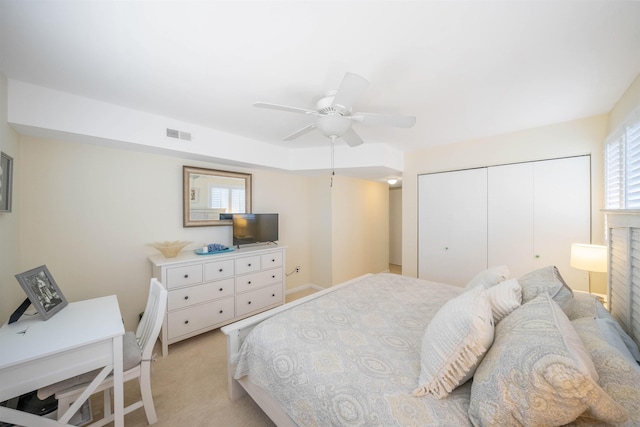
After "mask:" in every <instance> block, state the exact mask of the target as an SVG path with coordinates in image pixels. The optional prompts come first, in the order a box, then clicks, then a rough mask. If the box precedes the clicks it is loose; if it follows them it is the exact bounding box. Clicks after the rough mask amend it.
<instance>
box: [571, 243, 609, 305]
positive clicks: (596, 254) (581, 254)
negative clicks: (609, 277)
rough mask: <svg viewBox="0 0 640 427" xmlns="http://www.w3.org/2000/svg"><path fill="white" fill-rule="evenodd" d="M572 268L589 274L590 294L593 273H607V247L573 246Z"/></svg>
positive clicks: (576, 244)
mask: <svg viewBox="0 0 640 427" xmlns="http://www.w3.org/2000/svg"><path fill="white" fill-rule="evenodd" d="M570 264H571V267H573V268H577V269H578V270H586V271H588V272H589V293H591V273H592V272H594V273H606V272H607V247H606V246H601V245H584V244H579V243H574V244H572V245H571V261H570Z"/></svg>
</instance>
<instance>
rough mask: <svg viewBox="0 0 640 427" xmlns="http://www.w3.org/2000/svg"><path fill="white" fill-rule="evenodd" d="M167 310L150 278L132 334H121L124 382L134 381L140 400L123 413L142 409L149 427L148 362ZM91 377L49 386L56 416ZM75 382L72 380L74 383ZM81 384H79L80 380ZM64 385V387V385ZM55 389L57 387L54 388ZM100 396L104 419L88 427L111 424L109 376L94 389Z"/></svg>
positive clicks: (153, 415) (152, 420)
mask: <svg viewBox="0 0 640 427" xmlns="http://www.w3.org/2000/svg"><path fill="white" fill-rule="evenodd" d="M166 310H167V290H166V288H165V287H164V286H163V285H162V283H160V282H159V281H158V280H157V279H155V278H154V279H151V284H150V286H149V298H148V300H147V306H146V307H145V309H144V314H143V315H142V319H141V320H140V323H139V325H138V329H137V330H136V333H135V335H134V334H133V332H127V333H125V336H124V338H123V349H124V355H123V357H124V363H123V365H124V368H123V369H124V375H123V377H124V380H123V381H124V382H125V383H126V382H127V381H130V380H132V379H134V378H138V382H139V384H140V393H141V395H142V399H141V400H139V401H137V402H135V403H132V404H131V405H129V406H126V407H125V408H124V413H125V414H128V413H130V412H131V411H134V410H136V409H138V408H140V407H144V410H145V413H146V415H147V421H148V422H149V424H153V423H155V422H156V421H157V420H158V418H157V416H156V409H155V407H154V405H153V396H152V395H151V360H152V352H153V346H154V345H155V342H156V340H157V339H158V335H159V333H160V327H161V326H162V320H163V319H164V315H165V313H166ZM94 377H95V374H93V375H91V374H90V375H88V377H87V374H84V375H81V376H80V377H77V378H76V379H72V380H71V381H73V384H69V383H68V382H69V381H70V380H65V381H63V382H60V383H57V384H55V385H54V386H50V387H53V388H54V390H53V392H54V393H55V395H56V399H58V414H59V416H61V415H62V414H63V413H64V412H66V410H67V409H68V408H69V406H71V404H72V403H73V402H74V401H75V400H76V399H77V398H78V397H79V396H80V394H81V393H82V391H83V390H84V388H85V387H86V385H87V384H88V383H89V382H90V381H91V380H93V378H94ZM74 380H75V381H74ZM79 380H81V382H82V384H81V383H80V381H79ZM65 383H66V384H65ZM56 386H57V387H56ZM99 391H102V392H103V394H104V418H102V419H100V420H98V421H96V422H94V423H93V424H91V426H103V425H105V424H107V423H109V422H112V421H113V414H112V413H111V395H112V392H113V376H112V375H109V376H108V377H107V378H106V379H105V380H104V381H103V382H102V383H101V384H100V385H99V386H98V388H97V389H96V390H95V392H99Z"/></svg>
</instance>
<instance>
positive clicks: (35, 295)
mask: <svg viewBox="0 0 640 427" xmlns="http://www.w3.org/2000/svg"><path fill="white" fill-rule="evenodd" d="M16 279H17V280H18V283H20V286H22V289H23V290H24V292H25V293H26V294H27V297H29V300H30V301H31V304H32V305H33V306H34V307H35V308H36V310H37V311H38V314H39V315H40V317H41V318H42V320H48V319H50V318H51V317H52V316H53V315H54V314H56V313H57V312H59V311H60V310H62V309H63V308H64V307H66V306H67V304H68V302H67V299H66V298H65V297H64V295H63V294H62V291H61V290H60V288H59V287H58V284H57V283H56V281H55V280H54V279H53V276H52V275H51V273H50V272H49V269H48V268H47V266H46V265H41V266H40V267H36V268H33V269H31V270H29V271H25V272H24V273H20V274H16Z"/></svg>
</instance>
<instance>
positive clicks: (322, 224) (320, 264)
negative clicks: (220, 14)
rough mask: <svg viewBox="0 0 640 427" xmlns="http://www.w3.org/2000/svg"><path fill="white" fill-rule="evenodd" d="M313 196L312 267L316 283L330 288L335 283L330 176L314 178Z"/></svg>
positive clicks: (312, 184) (311, 191)
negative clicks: (332, 252) (332, 261)
mask: <svg viewBox="0 0 640 427" xmlns="http://www.w3.org/2000/svg"><path fill="white" fill-rule="evenodd" d="M311 181H312V182H311V187H310V190H309V193H310V194H312V195H313V196H312V197H311V212H310V216H311V218H310V219H311V224H312V226H311V231H310V238H311V241H310V243H309V245H310V246H311V249H310V252H311V269H312V274H313V278H314V284H316V285H317V286H320V287H323V288H328V287H330V286H332V285H333V266H332V264H331V259H332V255H331V248H332V245H333V234H332V233H331V229H332V227H333V218H332V217H331V187H330V186H329V184H330V178H329V177H328V176H317V177H314V178H312V180H311Z"/></svg>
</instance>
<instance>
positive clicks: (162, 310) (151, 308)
mask: <svg viewBox="0 0 640 427" xmlns="http://www.w3.org/2000/svg"><path fill="white" fill-rule="evenodd" d="M166 312H167V289H166V288H165V287H164V285H163V284H162V283H160V282H159V281H158V279H156V278H153V279H151V283H150V285H149V298H148V299H147V306H146V307H145V308H144V313H143V314H142V319H140V323H139V324H138V329H137V330H136V339H137V340H138V344H139V345H140V350H141V352H142V360H149V359H150V358H151V353H152V351H153V346H154V344H155V343H156V340H157V339H158V335H159V334H160V328H161V327H162V321H163V319H164V315H165V314H166Z"/></svg>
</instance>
